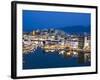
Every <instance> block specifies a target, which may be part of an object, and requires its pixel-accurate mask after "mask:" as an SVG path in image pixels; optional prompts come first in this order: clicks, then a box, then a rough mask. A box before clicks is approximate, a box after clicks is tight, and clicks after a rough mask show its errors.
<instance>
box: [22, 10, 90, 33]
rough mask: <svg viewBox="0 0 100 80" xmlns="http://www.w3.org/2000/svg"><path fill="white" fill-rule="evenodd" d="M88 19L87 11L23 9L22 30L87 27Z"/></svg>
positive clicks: (88, 24)
mask: <svg viewBox="0 0 100 80" xmlns="http://www.w3.org/2000/svg"><path fill="white" fill-rule="evenodd" d="M90 20H91V15H90V14H89V13H71V12H51V11H33V10H23V31H25V32H29V31H32V30H36V29H44V28H62V27H66V29H67V28H68V27H70V26H71V27H72V26H73V29H74V26H78V27H79V28H80V26H81V29H82V28H84V27H85V29H86V28H87V29H88V27H89V26H90ZM78 27H77V28H78Z"/></svg>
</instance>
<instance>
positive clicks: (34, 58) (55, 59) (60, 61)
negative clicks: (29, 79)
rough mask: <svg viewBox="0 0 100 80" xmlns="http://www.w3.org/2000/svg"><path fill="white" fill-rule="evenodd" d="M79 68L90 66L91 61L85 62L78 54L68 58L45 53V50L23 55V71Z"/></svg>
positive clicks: (38, 49)
mask: <svg viewBox="0 0 100 80" xmlns="http://www.w3.org/2000/svg"><path fill="white" fill-rule="evenodd" d="M82 57H83V59H82ZM86 59H87V58H86ZM79 66H90V61H89V60H85V58H84V55H81V57H79V55H77V53H73V55H72V56H66V55H62V54H59V53H58V52H44V50H43V49H41V48H37V50H35V51H34V52H30V53H28V54H23V69H41V68H59V67H79Z"/></svg>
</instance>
